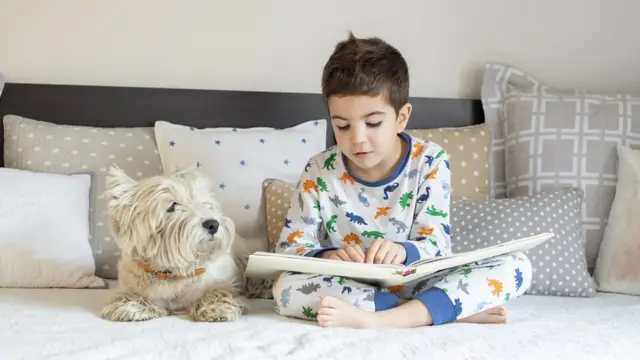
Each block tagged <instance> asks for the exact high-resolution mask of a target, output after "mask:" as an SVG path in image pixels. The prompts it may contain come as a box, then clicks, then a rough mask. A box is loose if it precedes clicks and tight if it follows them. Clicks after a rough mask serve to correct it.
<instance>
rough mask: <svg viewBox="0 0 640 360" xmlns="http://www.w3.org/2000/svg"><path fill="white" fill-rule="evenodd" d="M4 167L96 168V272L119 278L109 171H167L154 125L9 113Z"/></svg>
mask: <svg viewBox="0 0 640 360" xmlns="http://www.w3.org/2000/svg"><path fill="white" fill-rule="evenodd" d="M4 138H5V139H4V162H5V167H10V168H16V169H22V170H31V171H37V172H48V173H59V174H71V173H78V172H91V173H93V174H94V175H95V176H94V189H95V191H94V192H93V195H92V199H91V201H92V202H91V209H90V210H91V214H92V219H91V227H90V243H91V248H92V250H93V256H94V258H95V261H96V275H98V276H100V277H103V278H107V279H116V278H117V269H116V265H117V262H118V258H119V256H120V253H119V249H118V246H117V245H116V243H115V241H114V239H113V234H112V233H111V229H110V228H109V222H108V218H107V214H106V203H105V199H103V198H102V197H101V195H102V193H103V192H104V191H105V174H106V171H107V169H108V168H109V166H110V165H114V164H115V165H117V166H119V167H120V168H122V169H123V170H124V171H125V172H126V173H127V174H130V175H131V176H132V177H134V178H138V179H140V178H143V177H148V176H154V175H159V174H161V173H162V165H161V163H160V157H159V155H158V150H157V148H156V144H155V140H154V134H153V128H151V127H149V128H97V127H86V126H70V125H58V124H53V123H49V122H44V121H37V120H33V119H27V118H24V117H20V116H15V115H6V116H5V117H4Z"/></svg>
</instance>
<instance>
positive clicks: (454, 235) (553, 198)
mask: <svg viewBox="0 0 640 360" xmlns="http://www.w3.org/2000/svg"><path fill="white" fill-rule="evenodd" d="M582 196H583V192H582V191H581V190H580V189H577V188H570V189H562V190H557V191H553V192H541V193H538V194H535V195H532V196H519V197H515V198H510V199H491V200H483V201H472V200H453V201H452V202H451V244H452V247H453V252H455V253H460V252H465V251H471V250H475V249H478V248H481V247H487V246H494V245H497V244H500V243H502V242H505V241H509V240H514V239H518V238H521V237H527V236H533V235H536V234H538V233H541V232H552V233H555V236H554V237H553V238H551V239H550V240H548V241H547V242H546V243H544V244H541V245H539V246H538V247H536V248H533V249H530V250H528V251H527V252H526V254H527V255H528V257H529V259H530V260H531V265H532V270H533V278H532V281H531V287H530V288H529V290H528V291H527V292H526V293H527V294H533V295H555V296H575V297H591V296H594V295H595V291H596V286H595V282H594V281H593V279H592V277H591V275H590V274H589V272H588V271H587V265H586V261H585V250H584V242H583V236H582V226H581V225H582V224H581V216H580V214H581V212H582V211H581V203H582V199H583V198H582Z"/></svg>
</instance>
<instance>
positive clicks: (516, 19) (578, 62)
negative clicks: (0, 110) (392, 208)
mask: <svg viewBox="0 0 640 360" xmlns="http://www.w3.org/2000/svg"><path fill="white" fill-rule="evenodd" d="M284 12H290V14H291V15H290V16H285V15H284ZM365 12H367V14H365ZM639 14H640V1H638V0H536V1H533V0H530V1H529V0H481V1H479V0H467V1H463V0H413V1H402V0H395V1H385V0H368V1H354V0H315V1H312V0H289V1H284V0H260V1H258V0H254V1H242V0H233V1H232V0H224V1H218V0H201V1H192V0H126V1H125V0H110V1H107V0H103V1H97V0H96V1H87V0H56V1H47V0H39V1H36V0H0V72H2V73H4V74H5V76H6V78H7V80H8V81H21V82H51V83H71V84H109V85H134V86H154V87H155V86H163V87H195V88H216V89H242V90H268V91H296V92H319V79H320V72H321V69H322V66H323V64H324V61H325V60H326V57H327V56H328V54H329V53H330V52H331V50H332V47H333V46H334V44H335V42H336V41H339V40H341V39H343V38H344V37H345V36H346V34H347V31H348V30H349V29H352V30H353V31H354V32H355V33H356V35H358V36H372V35H377V36H380V37H382V38H384V39H386V40H388V41H390V42H391V43H393V44H394V45H395V46H397V47H398V48H399V49H400V50H401V51H402V52H403V53H404V55H405V56H406V58H407V59H408V61H409V62H410V67H411V76H412V89H411V93H412V95H415V96H436V97H469V96H471V97H477V96H478V95H479V84H480V76H481V71H482V67H483V64H484V63H485V61H487V60H497V61H501V62H507V63H510V64H513V65H516V66H519V67H522V68H523V69H525V70H527V71H529V72H532V73H533V74H536V76H538V77H539V78H541V79H543V80H545V81H547V82H549V83H551V84H554V85H559V86H570V87H586V88H590V89H597V90H611V89H620V90H640V41H639V40H638V39H639V38H640V37H639V35H640V20H639V19H640V18H639Z"/></svg>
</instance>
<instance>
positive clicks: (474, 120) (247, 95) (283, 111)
mask: <svg viewBox="0 0 640 360" xmlns="http://www.w3.org/2000/svg"><path fill="white" fill-rule="evenodd" d="M411 103H412V104H413V113H412V116H411V120H410V122H409V125H408V127H409V128H412V129H416V128H436V127H459V126H467V125H475V124H480V123H482V122H484V114H483V111H482V104H481V102H480V100H475V99H441V98H416V97H413V98H411ZM6 114H15V115H20V116H24V117H28V118H32V119H35V120H42V121H49V122H53V123H57V124H69V125H84V126H96V127H139V126H153V124H154V122H155V121H156V120H166V121H169V122H172V123H176V124H183V125H190V126H194V127H197V128H205V127H216V126H224V127H239V128H243V127H256V126H265V127H274V128H286V127H290V126H293V125H296V124H299V123H301V122H304V121H307V120H312V119H320V118H328V114H327V111H326V109H325V107H324V103H323V101H322V97H321V95H320V94H306V93H281V92H258V91H230V90H198V89H168V88H143V87H116V86H84V85H49V84H25V83H7V84H5V88H4V91H3V92H2V95H1V96H0V118H2V117H4V115H6ZM3 143H4V134H3V130H2V126H0V148H4V145H3ZM334 143H335V141H334V137H333V132H332V131H331V127H330V126H329V127H328V133H327V146H331V145H333V144H334ZM3 156H4V151H0V165H3V164H4V162H3V160H2V159H3Z"/></svg>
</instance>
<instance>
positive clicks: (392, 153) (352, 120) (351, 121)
mask: <svg viewBox="0 0 640 360" xmlns="http://www.w3.org/2000/svg"><path fill="white" fill-rule="evenodd" d="M328 105H329V114H330V115H331V124H332V126H333V132H334V133H335V136H336V143H337V144H338V146H339V147H340V149H341V150H342V152H343V153H344V154H345V155H346V156H347V158H348V159H349V160H351V162H352V163H353V164H354V165H356V166H357V167H359V168H360V169H363V170H374V169H380V170H381V171H386V170H388V169H386V167H388V166H393V164H395V162H396V160H397V157H398V155H399V152H400V150H401V145H400V139H399V137H398V133H400V132H402V131H404V129H405V127H406V125H407V121H408V120H409V115H410V113H411V105H410V104H406V105H405V106H404V107H402V109H400V111H399V113H398V114H396V112H395V110H394V108H393V107H392V106H391V105H389V104H388V103H387V101H386V98H385V96H384V95H380V96H375V97H372V96H364V95H356V96H343V97H337V96H332V97H330V98H329V100H328Z"/></svg>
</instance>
